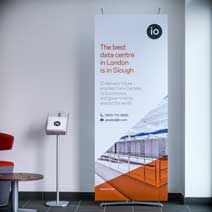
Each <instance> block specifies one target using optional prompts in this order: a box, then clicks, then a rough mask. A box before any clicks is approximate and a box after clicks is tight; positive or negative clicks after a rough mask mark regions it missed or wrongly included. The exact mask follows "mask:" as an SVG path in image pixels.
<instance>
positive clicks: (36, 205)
mask: <svg viewBox="0 0 212 212" xmlns="http://www.w3.org/2000/svg"><path fill="white" fill-rule="evenodd" d="M44 203H45V202H44V201H21V202H20V205H21V206H22V207H24V208H33V209H36V210H37V211H38V212H139V211H140V212H142V211H143V212H211V211H212V206H207V205H205V206H203V205H182V204H179V203H173V202H172V203H164V207H163V208H156V207H144V206H113V207H100V206H99V203H95V202H93V201H72V202H71V204H70V205H69V207H67V208H48V207H45V206H44ZM8 211H9V209H8V208H7V207H5V208H0V212H8Z"/></svg>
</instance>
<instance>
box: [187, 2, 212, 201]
mask: <svg viewBox="0 0 212 212" xmlns="http://www.w3.org/2000/svg"><path fill="white" fill-rule="evenodd" d="M211 23H212V22H211V1H210V0H187V1H186V71H185V88H186V89H185V196H186V197H211V196H212V163H211V162H212V158H211V152H212V145H211V94H212V93H211V58H212V54H211Z"/></svg>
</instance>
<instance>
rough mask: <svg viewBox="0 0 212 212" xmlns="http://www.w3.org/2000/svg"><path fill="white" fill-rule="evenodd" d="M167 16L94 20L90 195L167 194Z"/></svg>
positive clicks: (157, 197)
mask: <svg viewBox="0 0 212 212" xmlns="http://www.w3.org/2000/svg"><path fill="white" fill-rule="evenodd" d="M167 57H168V55H167V16H166V15H101V16H96V18H95V199H96V200H98V201H120V200H137V201H139V200H143V201H166V200H167V198H168V188H167V187H168V151H167V146H168V61H167V60H168V59H167Z"/></svg>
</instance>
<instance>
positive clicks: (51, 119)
mask: <svg viewBox="0 0 212 212" xmlns="http://www.w3.org/2000/svg"><path fill="white" fill-rule="evenodd" d="M67 127H68V115H66V116H56V115H53V116H51V115H50V116H48V118H47V126H46V133H47V135H65V134H66V133H67Z"/></svg>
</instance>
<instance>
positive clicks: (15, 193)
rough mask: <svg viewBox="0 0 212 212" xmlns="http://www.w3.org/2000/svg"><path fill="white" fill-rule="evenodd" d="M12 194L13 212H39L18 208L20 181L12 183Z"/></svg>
mask: <svg viewBox="0 0 212 212" xmlns="http://www.w3.org/2000/svg"><path fill="white" fill-rule="evenodd" d="M11 192H12V212H37V210H34V209H27V208H19V207H18V181H12V182H11Z"/></svg>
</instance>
